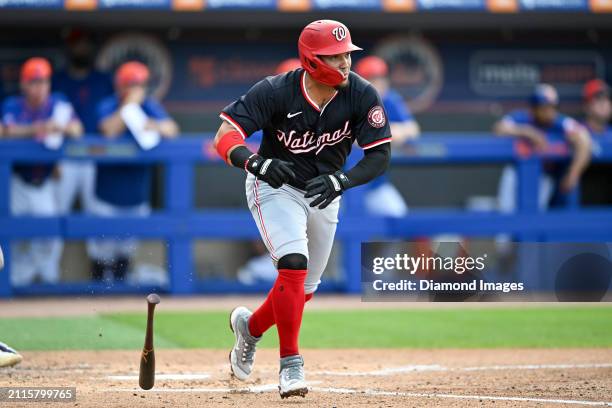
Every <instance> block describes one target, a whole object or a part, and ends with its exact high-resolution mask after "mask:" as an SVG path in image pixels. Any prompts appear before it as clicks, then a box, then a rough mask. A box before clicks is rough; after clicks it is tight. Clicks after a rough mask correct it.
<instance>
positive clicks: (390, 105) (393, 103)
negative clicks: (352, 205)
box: [366, 89, 414, 190]
mask: <svg viewBox="0 0 612 408" xmlns="http://www.w3.org/2000/svg"><path fill="white" fill-rule="evenodd" d="M382 102H383V105H384V107H385V111H386V112H387V119H389V123H394V122H395V123H398V122H399V123H402V122H411V121H413V120H414V117H413V116H412V113H411V112H410V109H408V106H407V105H406V103H405V102H404V99H402V96H401V95H400V94H399V93H397V92H396V91H394V90H393V89H389V90H388V91H387V92H386V93H385V95H384V96H383V97H382ZM388 181H389V176H388V175H387V174H386V173H385V174H383V175H382V176H379V177H376V178H375V179H374V180H372V181H371V182H369V183H368V184H367V185H366V188H367V189H368V190H373V189H375V188H377V187H380V186H381V185H383V184H385V183H387V182H388Z"/></svg>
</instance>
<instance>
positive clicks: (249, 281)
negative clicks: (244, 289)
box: [237, 58, 302, 285]
mask: <svg viewBox="0 0 612 408" xmlns="http://www.w3.org/2000/svg"><path fill="white" fill-rule="evenodd" d="M301 68H302V63H301V62H300V60H299V59H298V58H287V59H286V60H284V61H282V62H281V63H280V64H278V66H277V67H276V70H275V71H274V75H280V74H284V73H285V72H289V71H295V70H296V69H301ZM262 136H263V132H262V131H261V130H259V131H257V132H255V133H253V134H252V135H251V137H250V138H249V141H250V142H252V143H253V144H256V145H257V147H256V148H255V149H254V150H257V148H259V144H260V143H261V138H262ZM251 248H252V250H253V253H254V254H255V255H254V256H253V257H252V258H251V259H249V260H248V261H247V263H246V264H244V265H243V266H242V267H241V268H240V269H238V274H237V279H238V281H239V282H240V283H243V284H245V285H253V284H255V283H261V282H274V280H275V279H276V275H278V271H277V270H276V267H275V266H274V264H273V263H272V258H270V254H269V253H268V250H267V249H266V246H265V245H264V244H263V242H261V240H255V241H252V242H251Z"/></svg>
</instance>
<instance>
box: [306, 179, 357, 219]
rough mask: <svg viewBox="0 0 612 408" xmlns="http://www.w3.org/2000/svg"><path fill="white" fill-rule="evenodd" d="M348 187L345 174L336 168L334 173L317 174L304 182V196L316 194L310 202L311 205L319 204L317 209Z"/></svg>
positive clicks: (322, 207)
mask: <svg viewBox="0 0 612 408" xmlns="http://www.w3.org/2000/svg"><path fill="white" fill-rule="evenodd" d="M349 187H350V182H349V179H348V177H346V174H344V173H343V172H341V171H340V170H338V171H337V172H335V173H334V174H326V175H323V176H317V177H315V178H312V179H310V180H308V182H306V194H304V197H305V198H310V197H314V196H317V195H318V197H317V198H316V199H314V200H313V201H312V202H311V203H310V206H311V207H316V206H319V209H321V210H322V209H324V208H325V207H327V206H328V205H329V204H331V202H332V201H334V199H335V198H336V197H338V196H339V195H342V193H343V192H344V190H346V189H347V188H349ZM319 204H320V205H319Z"/></svg>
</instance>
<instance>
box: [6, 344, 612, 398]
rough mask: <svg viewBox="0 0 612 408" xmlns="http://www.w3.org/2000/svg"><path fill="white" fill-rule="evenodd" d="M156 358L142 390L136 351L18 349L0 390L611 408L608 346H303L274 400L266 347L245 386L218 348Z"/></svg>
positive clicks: (271, 356)
mask: <svg viewBox="0 0 612 408" xmlns="http://www.w3.org/2000/svg"><path fill="white" fill-rule="evenodd" d="M156 353H157V354H156V356H157V382H156V385H155V388H154V389H153V390H151V391H142V390H140V389H138V385H137V384H138V380H137V375H138V373H137V370H138V361H139V353H138V352H136V351H63V352H26V353H25V355H24V357H25V359H24V362H23V363H22V364H21V365H19V366H17V367H14V368H10V369H5V370H2V371H0V386H47V387H50V386H64V387H67V386H76V388H77V401H76V402H71V403H64V404H56V403H44V404H42V405H43V406H46V405H48V406H51V407H60V406H78V407H102V406H104V407H141V406H142V407H144V406H146V407H188V406H215V407H228V406H232V407H234V406H236V407H244V406H248V407H253V408H254V407H274V406H303V407H306V406H308V407H310V406H314V407H360V406H366V405H367V406H373V407H432V406H441V407H442V406H444V407H448V406H451V407H459V406H462V407H463V406H495V407H500V406H501V407H516V406H521V407H532V406H534V407H535V406H538V407H541V406H564V405H567V406H569V405H571V406H580V405H584V406H589V405H591V406H593V405H595V406H612V392H611V391H612V350H611V349H591V350H589V349H576V350H571V349H564V350H539V349H529V350H524V349H523V350H304V351H303V354H304V356H305V360H306V373H307V378H308V380H309V382H310V385H311V387H312V390H311V392H310V393H309V394H308V396H307V397H306V398H304V399H302V398H299V397H298V398H293V399H289V400H284V401H281V399H280V398H279V396H278V393H277V391H276V384H277V370H278V365H277V364H278V363H277V361H278V360H277V357H276V353H275V352H274V351H271V350H261V351H259V352H258V355H257V364H256V369H255V372H254V374H253V377H252V378H251V379H250V380H249V381H247V382H239V381H237V380H235V379H232V378H231V377H230V375H229V371H228V365H227V353H228V350H158V351H157V352H156ZM0 405H2V404H1V403H0ZM40 405H41V404H32V403H10V404H6V405H2V406H7V407H18V406H24V407H32V406H40Z"/></svg>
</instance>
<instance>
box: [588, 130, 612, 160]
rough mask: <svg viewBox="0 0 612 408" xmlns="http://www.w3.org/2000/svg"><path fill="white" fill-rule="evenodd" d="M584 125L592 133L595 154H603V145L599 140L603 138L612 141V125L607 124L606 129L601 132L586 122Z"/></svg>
mask: <svg viewBox="0 0 612 408" xmlns="http://www.w3.org/2000/svg"><path fill="white" fill-rule="evenodd" d="M583 126H584V127H585V128H586V129H587V130H588V131H589V134H590V135H591V140H592V143H593V146H592V149H591V150H592V153H593V156H599V155H601V145H600V144H599V142H600V141H602V140H606V141H608V140H611V141H612V126H610V125H607V126H606V127H605V129H604V130H603V131H601V132H598V131H596V130H594V129H593V128H591V127H590V126H589V125H587V124H586V123H583Z"/></svg>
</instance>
